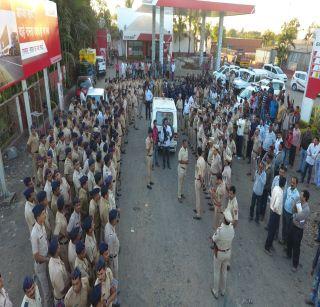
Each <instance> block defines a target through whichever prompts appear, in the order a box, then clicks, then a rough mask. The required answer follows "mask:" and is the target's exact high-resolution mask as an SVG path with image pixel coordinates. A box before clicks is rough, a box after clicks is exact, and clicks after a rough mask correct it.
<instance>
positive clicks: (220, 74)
mask: <svg viewBox="0 0 320 307" xmlns="http://www.w3.org/2000/svg"><path fill="white" fill-rule="evenodd" d="M239 69H240V67H239V66H237V65H232V64H231V65H229V64H225V65H223V66H221V67H220V69H219V70H216V71H214V72H213V76H214V77H215V78H216V80H218V79H221V80H223V81H225V80H226V76H227V75H228V74H229V72H230V71H231V70H234V71H237V70H239Z"/></svg>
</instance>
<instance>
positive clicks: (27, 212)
mask: <svg viewBox="0 0 320 307" xmlns="http://www.w3.org/2000/svg"><path fill="white" fill-rule="evenodd" d="M23 194H24V196H25V198H26V204H25V207H24V217H25V219H26V222H27V225H28V228H29V231H30V233H31V230H32V227H33V225H34V224H35V222H36V221H35V219H34V216H33V212H32V209H33V208H34V206H35V200H36V194H35V192H34V189H33V188H28V189H26V190H25V191H24V192H23Z"/></svg>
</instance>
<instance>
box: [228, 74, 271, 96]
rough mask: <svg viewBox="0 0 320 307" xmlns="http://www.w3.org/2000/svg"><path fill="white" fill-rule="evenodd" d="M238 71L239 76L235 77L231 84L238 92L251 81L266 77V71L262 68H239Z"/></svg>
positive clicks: (254, 81)
mask: <svg viewBox="0 0 320 307" xmlns="http://www.w3.org/2000/svg"><path fill="white" fill-rule="evenodd" d="M238 72H239V77H237V78H235V79H234V80H233V84H232V86H233V88H234V90H235V91H237V92H240V91H241V90H243V89H245V88H246V87H247V86H249V85H250V84H252V83H256V82H259V81H260V80H262V79H265V78H267V72H266V71H265V70H264V69H246V68H240V69H239V70H238Z"/></svg>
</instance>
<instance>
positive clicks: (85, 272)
mask: <svg viewBox="0 0 320 307" xmlns="http://www.w3.org/2000/svg"><path fill="white" fill-rule="evenodd" d="M76 253H77V257H76V261H75V263H74V267H75V268H78V269H79V271H80V272H81V276H82V277H87V278H88V280H89V284H90V285H92V284H93V279H94V276H93V269H92V266H91V264H90V263H89V261H88V259H87V253H86V247H85V244H84V243H83V241H81V240H79V241H78V242H77V243H76Z"/></svg>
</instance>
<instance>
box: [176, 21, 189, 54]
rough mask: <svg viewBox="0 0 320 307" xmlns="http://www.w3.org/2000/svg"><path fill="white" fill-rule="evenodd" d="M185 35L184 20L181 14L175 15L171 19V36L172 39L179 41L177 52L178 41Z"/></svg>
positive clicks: (185, 26)
mask: <svg viewBox="0 0 320 307" xmlns="http://www.w3.org/2000/svg"><path fill="white" fill-rule="evenodd" d="M186 36H187V25H186V20H185V18H184V17H183V16H182V15H177V16H175V17H174V19H173V37H174V41H175V42H176V41H177V40H178V42H179V52H180V42H181V39H183V38H184V37H186Z"/></svg>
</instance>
